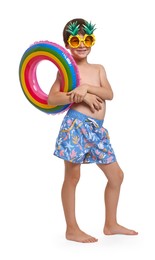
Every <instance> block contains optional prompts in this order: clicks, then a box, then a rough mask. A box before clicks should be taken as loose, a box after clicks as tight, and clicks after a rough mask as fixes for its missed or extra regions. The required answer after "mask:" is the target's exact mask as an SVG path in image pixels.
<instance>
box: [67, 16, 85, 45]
mask: <svg viewBox="0 0 155 260" xmlns="http://www.w3.org/2000/svg"><path fill="white" fill-rule="evenodd" d="M74 22H77V24H79V33H81V34H82V35H85V31H84V29H83V24H85V22H86V20H84V19H82V18H76V19H72V20H70V21H69V22H68V23H67V24H66V25H65V27H64V29H63V40H64V43H65V45H67V44H68V43H67V40H68V38H69V36H70V33H69V32H67V31H66V30H67V28H68V25H69V24H70V23H74Z"/></svg>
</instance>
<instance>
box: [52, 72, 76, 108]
mask: <svg viewBox="0 0 155 260" xmlns="http://www.w3.org/2000/svg"><path fill="white" fill-rule="evenodd" d="M60 82H61V79H60V75H59V73H57V77H56V80H55V82H54V84H53V86H52V88H51V90H50V92H49V95H48V100H47V102H48V105H50V106H59V105H66V104H70V103H71V102H70V96H67V92H62V91H60Z"/></svg>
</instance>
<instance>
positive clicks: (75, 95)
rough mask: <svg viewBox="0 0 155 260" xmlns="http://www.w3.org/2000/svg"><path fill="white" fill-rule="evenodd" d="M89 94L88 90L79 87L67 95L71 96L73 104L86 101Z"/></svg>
mask: <svg viewBox="0 0 155 260" xmlns="http://www.w3.org/2000/svg"><path fill="white" fill-rule="evenodd" d="M86 94H87V88H86V87H84V86H79V87H77V88H75V89H74V90H72V91H70V92H68V93H67V95H69V96H70V101H71V103H80V102H82V101H83V100H84V97H85V96H86Z"/></svg>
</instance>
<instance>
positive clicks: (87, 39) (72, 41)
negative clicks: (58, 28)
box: [68, 34, 95, 48]
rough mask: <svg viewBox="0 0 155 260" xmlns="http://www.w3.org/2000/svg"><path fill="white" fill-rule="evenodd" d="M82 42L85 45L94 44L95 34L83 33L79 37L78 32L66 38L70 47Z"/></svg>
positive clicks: (90, 45)
mask: <svg viewBox="0 0 155 260" xmlns="http://www.w3.org/2000/svg"><path fill="white" fill-rule="evenodd" d="M81 42H83V43H84V45H85V46H86V47H88V48H89V47H92V46H93V45H94V44H95V36H94V35H93V34H91V35H88V34H85V35H84V37H83V38H81V37H80V36H79V35H78V34H77V35H76V36H73V35H70V36H69V38H68V43H69V45H70V47H71V48H78V47H79V46H80V44H81Z"/></svg>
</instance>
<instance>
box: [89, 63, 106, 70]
mask: <svg viewBox="0 0 155 260" xmlns="http://www.w3.org/2000/svg"><path fill="white" fill-rule="evenodd" d="M90 65H91V66H92V67H94V68H96V69H99V70H104V71H105V68H104V66H103V65H102V64H97V63H92V64H90Z"/></svg>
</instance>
